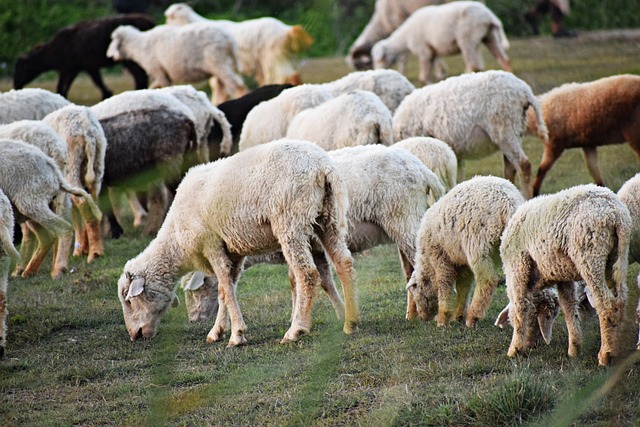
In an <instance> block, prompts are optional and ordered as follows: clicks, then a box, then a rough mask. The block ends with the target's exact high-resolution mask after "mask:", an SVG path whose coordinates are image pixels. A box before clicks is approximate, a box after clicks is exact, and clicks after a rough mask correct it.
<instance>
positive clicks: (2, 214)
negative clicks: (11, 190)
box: [0, 190, 20, 359]
mask: <svg viewBox="0 0 640 427" xmlns="http://www.w3.org/2000/svg"><path fill="white" fill-rule="evenodd" d="M13 226H14V224H13V209H12V208H11V203H10V202H9V199H8V198H7V196H6V195H5V194H4V193H3V192H2V190H0V359H1V358H2V356H3V355H4V348H5V346H6V345H7V315H8V314H9V312H8V311H7V287H8V280H9V262H10V260H11V259H13V260H14V261H19V260H20V253H18V251H17V250H16V248H15V246H13Z"/></svg>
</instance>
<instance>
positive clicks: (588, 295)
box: [584, 286, 596, 307]
mask: <svg viewBox="0 0 640 427" xmlns="http://www.w3.org/2000/svg"><path fill="white" fill-rule="evenodd" d="M584 293H585V294H586V295H587V300H588V301H589V304H591V307H595V306H596V302H595V300H594V299H593V294H592V293H591V291H590V290H589V287H588V286H585V287H584Z"/></svg>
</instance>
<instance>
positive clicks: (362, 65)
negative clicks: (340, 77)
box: [347, 43, 373, 71]
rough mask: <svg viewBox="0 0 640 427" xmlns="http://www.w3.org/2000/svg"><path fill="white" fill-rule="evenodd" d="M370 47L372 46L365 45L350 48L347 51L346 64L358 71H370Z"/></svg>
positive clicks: (371, 65)
mask: <svg viewBox="0 0 640 427" xmlns="http://www.w3.org/2000/svg"><path fill="white" fill-rule="evenodd" d="M371 46H372V45H371V44H370V43H367V44H364V45H360V46H354V47H352V48H351V50H350V51H349V56H347V63H348V64H349V65H351V66H353V67H354V68H355V69H356V70H359V71H364V70H370V69H371V68H373V61H372V60H371Z"/></svg>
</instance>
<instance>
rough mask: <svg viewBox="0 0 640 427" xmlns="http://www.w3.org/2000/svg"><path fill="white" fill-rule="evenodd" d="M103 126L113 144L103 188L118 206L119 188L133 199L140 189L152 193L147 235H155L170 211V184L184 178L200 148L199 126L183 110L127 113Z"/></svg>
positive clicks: (150, 109)
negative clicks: (187, 163) (189, 159)
mask: <svg viewBox="0 0 640 427" xmlns="http://www.w3.org/2000/svg"><path fill="white" fill-rule="evenodd" d="M115 98H116V97H113V98H110V99H109V100H111V99H115ZM103 102H105V101H103ZM100 124H101V125H102V128H103V130H104V133H105V136H106V138H107V141H108V144H107V150H106V153H105V171H104V179H103V184H104V185H105V186H107V187H109V189H110V197H111V200H112V205H114V206H115V205H116V203H115V200H116V199H115V195H116V193H117V192H118V190H119V189H122V188H124V189H127V190H129V195H130V196H131V195H133V194H134V193H133V191H135V190H136V186H142V188H138V189H146V190H148V191H149V195H148V203H149V216H148V217H147V222H146V224H145V227H144V229H143V233H144V234H145V235H150V234H153V233H155V232H156V231H157V230H158V229H159V228H160V225H161V224H162V220H163V218H164V215H165V213H166V210H167V205H168V191H167V188H166V186H165V183H166V182H168V181H175V180H177V179H179V177H180V176H181V174H182V173H183V171H184V170H185V169H186V166H185V164H184V163H185V154H188V152H189V150H190V149H194V148H195V146H196V140H197V136H196V132H195V126H194V124H193V121H192V120H191V119H190V118H189V117H188V116H186V115H185V114H183V113H182V112H180V111H177V110H171V109H166V108H162V107H156V108H138V109H133V110H131V111H128V112H123V113H120V114H117V115H115V116H111V117H107V118H104V119H100ZM132 200H133V199H132V198H131V197H130V202H131V201H132ZM134 201H137V199H135V200H134ZM112 225H113V226H115V225H116V224H113V223H112Z"/></svg>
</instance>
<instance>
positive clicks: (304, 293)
mask: <svg viewBox="0 0 640 427" xmlns="http://www.w3.org/2000/svg"><path fill="white" fill-rule="evenodd" d="M248 172H251V173H248ZM239 177H241V178H240V179H239ZM230 189H232V190H233V191H229V190H230ZM196 194H197V196H196ZM348 203H349V201H348V198H347V195H346V189H345V187H344V184H343V183H342V181H341V180H340V178H339V176H338V175H337V172H336V170H335V167H334V166H333V165H332V163H331V160H330V159H329V157H328V155H327V154H326V153H325V152H324V150H322V149H321V148H320V147H318V146H316V145H314V144H313V143H310V142H306V141H293V140H286V139H284V140H278V141H274V142H271V143H269V144H264V145H260V146H258V147H254V148H252V149H250V150H247V151H246V152H240V153H238V154H236V155H234V156H231V157H228V158H225V159H221V160H218V161H216V162H212V163H208V164H205V165H199V166H195V167H193V168H191V169H190V170H189V172H188V173H187V175H186V176H185V178H184V179H183V180H182V182H181V183H180V185H179V186H178V190H177V192H176V195H175V198H174V201H173V203H172V205H171V208H170V209H169V213H168V214H167V217H166V219H165V221H164V223H163V224H162V227H161V229H160V230H159V231H158V234H157V236H156V238H155V239H154V240H153V241H152V242H151V243H150V244H149V246H148V247H147V248H146V249H145V250H144V251H143V252H142V253H141V254H139V255H138V256H137V257H135V258H133V259H132V260H129V261H128V262H127V263H126V265H125V267H124V272H123V274H122V275H121V276H120V279H119V280H118V297H119V299H120V302H121V304H122V309H123V314H124V319H125V324H126V327H127V330H128V332H129V336H130V338H131V339H132V340H136V339H138V338H140V337H145V338H151V337H153V336H154V335H155V333H156V329H157V325H158V323H159V321H160V318H161V317H162V316H163V315H164V314H165V313H166V311H167V309H168V308H169V305H170V303H171V301H172V300H173V298H174V292H175V288H176V280H177V279H178V277H180V276H181V275H184V274H185V273H187V272H189V271H201V272H203V273H205V274H207V275H213V274H215V275H216V277H217V279H218V282H219V288H218V301H219V303H220V306H222V308H223V309H221V310H218V316H217V318H216V322H215V324H214V326H213V329H212V330H211V331H210V332H209V334H208V336H207V341H209V342H213V341H218V340H220V339H221V338H222V337H223V335H224V333H225V329H226V320H227V316H226V313H227V311H228V312H229V315H230V319H231V329H232V331H231V337H230V339H229V343H228V346H237V345H241V344H244V343H246V338H245V336H244V333H245V329H246V325H245V323H244V320H243V319H242V314H241V312H240V308H239V306H238V302H237V299H236V292H235V288H236V283H237V280H238V277H239V275H240V272H241V269H242V262H243V260H244V257H245V256H248V255H253V254H260V253H267V252H272V251H274V250H277V249H280V250H282V252H283V254H284V257H285V259H286V260H287V263H288V264H289V267H290V269H291V270H292V272H293V274H294V276H295V279H296V284H297V286H298V292H297V295H298V298H297V303H296V308H295V310H294V312H293V315H292V319H293V321H292V324H291V327H290V328H289V330H288V331H287V332H286V333H285V335H284V338H283V339H282V341H281V342H282V343H287V342H293V341H298V340H299V339H300V335H301V334H303V333H306V332H308V331H309V330H310V328H311V308H312V303H313V295H314V290H315V287H316V285H317V284H319V283H320V274H319V272H318V270H317V269H316V268H315V265H314V262H313V257H312V254H311V251H310V245H311V241H312V240H313V239H316V238H317V239H318V240H319V241H320V242H321V243H322V246H323V247H324V249H325V250H326V251H327V254H328V255H329V257H330V258H331V260H332V262H333V264H334V267H335V268H336V271H337V274H338V276H339V278H340V281H341V283H342V287H343V294H344V298H345V323H344V328H343V330H344V332H345V333H348V334H349V333H352V332H353V330H354V325H355V324H356V323H357V321H358V318H359V314H358V308H357V304H356V300H355V289H354V283H353V277H352V275H353V270H352V264H353V259H352V257H351V254H350V253H349V250H348V249H347V246H346V243H345V241H344V236H345V233H346V211H347V208H348ZM212 206H224V209H211V207H212ZM225 309H226V310H225Z"/></svg>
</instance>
